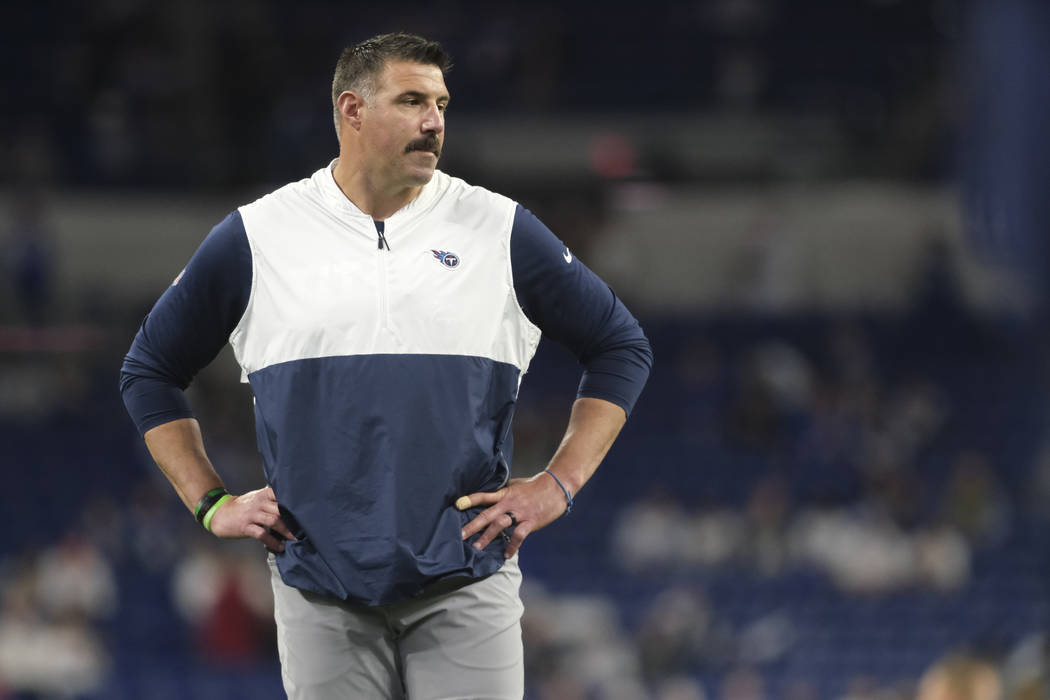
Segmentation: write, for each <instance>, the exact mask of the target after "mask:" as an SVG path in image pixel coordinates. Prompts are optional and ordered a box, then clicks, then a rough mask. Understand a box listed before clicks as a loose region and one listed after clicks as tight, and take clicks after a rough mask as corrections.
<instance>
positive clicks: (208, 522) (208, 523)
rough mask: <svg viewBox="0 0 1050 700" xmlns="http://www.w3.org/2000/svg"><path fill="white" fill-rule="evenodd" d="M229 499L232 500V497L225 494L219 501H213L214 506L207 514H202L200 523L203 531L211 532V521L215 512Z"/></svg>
mask: <svg viewBox="0 0 1050 700" xmlns="http://www.w3.org/2000/svg"><path fill="white" fill-rule="evenodd" d="M231 498H233V496H231V495H230V494H226V495H225V496H223V497H222V498H220V499H219V500H217V501H215V505H213V506H212V507H211V508H209V509H208V512H207V513H205V514H204V520H203V521H202V522H201V524H202V525H204V529H205V530H207V531H208V532H211V519H212V518H213V517H215V511H217V510H218V509H219V506H221V505H222V504H223V503H225V502H226V501H228V500H230V499H231Z"/></svg>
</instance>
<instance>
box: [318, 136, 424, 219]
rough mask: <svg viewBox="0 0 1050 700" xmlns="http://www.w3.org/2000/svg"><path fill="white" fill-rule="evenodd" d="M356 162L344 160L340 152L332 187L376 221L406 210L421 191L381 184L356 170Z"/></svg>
mask: <svg viewBox="0 0 1050 700" xmlns="http://www.w3.org/2000/svg"><path fill="white" fill-rule="evenodd" d="M356 162H357V161H356V160H355V159H354V158H353V157H344V154H343V153H342V152H340V154H339V162H338V163H336V164H335V169H334V170H333V171H332V175H333V177H334V178H335V184H337V185H338V186H339V189H340V190H342V191H343V194H345V195H346V198H347V199H349V200H350V201H351V202H353V203H354V206H356V207H357V208H358V209H360V210H361V211H363V212H364V213H365V214H368V215H369V216H371V217H372V218H373V219H375V220H376V221H383V220H385V219H386V218H387V217H389V216H391V215H393V214H394V213H396V212H397V211H398V210H399V209H401V208H403V207H405V206H406V205H407V204H408V203H409V202H411V201H412V200H413V199H415V198H416V197H418V196H419V193H420V191H421V190H422V189H423V186H422V185H403V184H400V185H391V184H388V183H382V181H381V178H379V177H375V176H374V175H373V174H372V173H369V172H368V171H366V170H365V169H363V168H359V167H355V163H356Z"/></svg>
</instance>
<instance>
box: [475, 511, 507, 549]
mask: <svg viewBox="0 0 1050 700" xmlns="http://www.w3.org/2000/svg"><path fill="white" fill-rule="evenodd" d="M510 524H511V523H510V518H509V517H500V518H495V519H493V521H492V522H491V523H490V524H489V526H488V527H487V528H485V532H484V533H482V535H481V537H479V538H478V539H477V540H476V541H475V542H474V549H485V547H488V546H489V543H490V542H492V540H494V539H496V537H497V536H498V535H499V533H501V532H503V531H504V530H506V529H507V528H508V527H510Z"/></svg>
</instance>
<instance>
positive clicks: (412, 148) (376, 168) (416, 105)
mask: <svg viewBox="0 0 1050 700" xmlns="http://www.w3.org/2000/svg"><path fill="white" fill-rule="evenodd" d="M448 100H449V96H448V89H447V88H446V87H445V78H444V76H443V75H442V74H441V69H440V68H438V67H437V66H432V65H425V64H422V63H413V62H410V61H392V62H390V63H387V64H386V66H385V67H384V68H383V70H382V71H381V72H380V74H379V76H378V77H377V78H376V81H375V94H374V96H373V97H372V99H371V100H369V101H368V103H367V106H366V108H365V110H364V113H363V114H362V122H361V135H362V137H363V145H364V147H365V148H364V157H365V158H366V159H367V161H368V164H367V165H368V169H369V170H370V171H371V172H372V173H373V174H375V175H376V176H378V177H379V178H380V179H381V180H382V181H384V183H385V184H386V185H388V186H393V187H416V186H419V185H425V184H426V183H428V182H430V178H431V177H433V175H434V168H436V167H437V162H438V158H439V157H440V155H441V148H442V145H443V144H444V141H445V108H446V106H447V105H448Z"/></svg>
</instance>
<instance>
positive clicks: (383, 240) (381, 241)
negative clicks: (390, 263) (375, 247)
mask: <svg viewBox="0 0 1050 700" xmlns="http://www.w3.org/2000/svg"><path fill="white" fill-rule="evenodd" d="M376 233H378V234H379V250H382V249H383V246H386V249H387V250H390V244H389V243H387V241H386V236H384V235H383V232H382V231H376Z"/></svg>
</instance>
